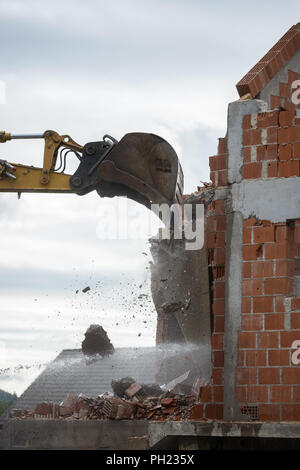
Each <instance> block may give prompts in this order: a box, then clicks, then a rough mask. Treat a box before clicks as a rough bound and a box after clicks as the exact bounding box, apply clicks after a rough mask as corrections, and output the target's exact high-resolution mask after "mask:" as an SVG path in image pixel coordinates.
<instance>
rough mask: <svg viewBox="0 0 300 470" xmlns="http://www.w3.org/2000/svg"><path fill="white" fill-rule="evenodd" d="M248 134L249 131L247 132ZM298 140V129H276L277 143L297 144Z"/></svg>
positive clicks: (299, 135) (299, 136)
mask: <svg viewBox="0 0 300 470" xmlns="http://www.w3.org/2000/svg"><path fill="white" fill-rule="evenodd" d="M248 132H249V131H248ZM299 139H300V134H299V128H298V127H297V126H293V127H281V128H279V129H278V143H279V144H286V143H288V142H297V140H299Z"/></svg>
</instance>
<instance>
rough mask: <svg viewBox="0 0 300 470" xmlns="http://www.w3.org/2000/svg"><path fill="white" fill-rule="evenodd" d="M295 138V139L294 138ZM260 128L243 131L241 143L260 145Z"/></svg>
mask: <svg viewBox="0 0 300 470" xmlns="http://www.w3.org/2000/svg"><path fill="white" fill-rule="evenodd" d="M295 140H297V139H295ZM260 144H261V129H249V130H244V132H243V145H244V146H247V145H260Z"/></svg>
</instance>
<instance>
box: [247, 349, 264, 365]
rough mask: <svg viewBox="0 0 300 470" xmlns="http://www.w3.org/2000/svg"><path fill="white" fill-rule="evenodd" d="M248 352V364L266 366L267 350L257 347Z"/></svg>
mask: <svg viewBox="0 0 300 470" xmlns="http://www.w3.org/2000/svg"><path fill="white" fill-rule="evenodd" d="M245 352H246V366H248V367H251V366H260V367H261V366H265V365H266V364H267V354H266V351H263V350H260V349H255V350H253V351H252V350H251V351H245Z"/></svg>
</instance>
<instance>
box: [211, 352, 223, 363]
mask: <svg viewBox="0 0 300 470" xmlns="http://www.w3.org/2000/svg"><path fill="white" fill-rule="evenodd" d="M213 363H214V367H223V366H224V351H214V353H213Z"/></svg>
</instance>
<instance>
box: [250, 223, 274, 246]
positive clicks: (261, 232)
mask: <svg viewBox="0 0 300 470" xmlns="http://www.w3.org/2000/svg"><path fill="white" fill-rule="evenodd" d="M274 241H275V235H274V227H273V226H270V227H261V226H260V227H255V229H254V242H255V243H265V242H274Z"/></svg>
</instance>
